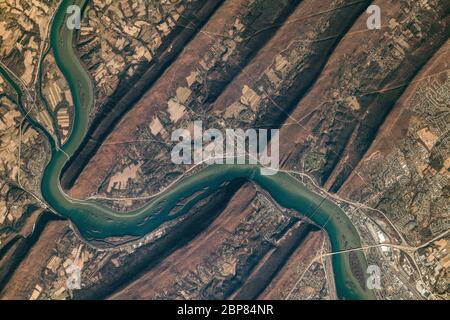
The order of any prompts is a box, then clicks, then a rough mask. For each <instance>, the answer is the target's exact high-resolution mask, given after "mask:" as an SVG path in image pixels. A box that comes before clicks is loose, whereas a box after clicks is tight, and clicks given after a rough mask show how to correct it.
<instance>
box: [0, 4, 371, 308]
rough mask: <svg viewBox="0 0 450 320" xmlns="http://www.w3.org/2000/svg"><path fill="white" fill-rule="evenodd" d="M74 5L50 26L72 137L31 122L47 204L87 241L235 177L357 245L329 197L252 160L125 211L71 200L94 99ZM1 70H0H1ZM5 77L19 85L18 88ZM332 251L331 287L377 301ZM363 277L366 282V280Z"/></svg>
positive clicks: (157, 215) (199, 176)
mask: <svg viewBox="0 0 450 320" xmlns="http://www.w3.org/2000/svg"><path fill="white" fill-rule="evenodd" d="M71 4H77V5H80V6H84V5H85V4H86V0H75V1H74V0H63V1H62V3H61V4H60V6H59V8H58V10H57V12H56V14H55V16H54V20H53V22H52V25H51V32H50V41H51V47H52V50H53V53H54V56H55V60H56V62H57V64H58V67H59V68H60V70H61V71H62V73H63V75H64V77H65V78H66V79H67V82H68V83H69V86H70V89H71V93H72V97H73V102H74V118H73V121H74V123H73V127H72V128H73V129H72V131H71V134H70V136H69V137H68V139H67V140H66V142H65V143H64V145H63V146H61V148H58V147H57V143H56V142H55V141H54V138H52V137H51V135H50V134H49V133H48V132H46V130H45V129H44V128H43V127H42V126H40V125H39V124H38V123H36V121H34V120H33V119H29V120H30V122H31V123H32V124H33V125H34V126H35V127H37V128H38V129H39V130H40V131H42V132H43V133H44V134H45V135H46V137H47V138H48V140H49V144H50V146H51V159H50V161H49V163H48V164H47V166H46V168H45V170H44V173H43V177H42V183H41V192H42V196H43V198H44V200H45V201H46V203H47V204H48V205H49V206H50V207H51V208H52V209H53V210H54V211H56V212H58V213H59V214H60V215H62V216H64V217H67V218H68V219H70V220H71V221H72V222H73V223H74V225H75V226H76V227H77V228H78V230H79V232H80V234H81V235H82V236H83V237H85V238H87V239H100V238H106V237H112V236H125V235H133V236H144V235H145V234H147V233H149V232H151V231H153V230H155V229H156V228H158V227H159V226H160V225H161V224H162V223H164V222H166V221H168V220H170V219H175V218H177V217H179V216H181V215H183V214H185V213H186V212H187V211H188V210H189V209H190V208H192V207H193V206H194V205H195V203H197V202H198V201H199V200H201V199H204V198H205V197H207V196H208V195H211V194H212V193H213V192H215V191H216V190H217V189H218V188H219V187H220V186H221V185H222V184H223V183H225V182H228V181H232V180H233V179H237V178H247V179H250V180H252V181H254V182H255V183H257V184H259V185H260V186H261V187H262V188H264V189H265V190H267V191H268V192H269V193H270V195H271V196H272V197H273V198H274V199H275V200H276V201H277V202H278V203H279V204H280V205H281V206H283V207H286V208H291V209H295V210H297V211H298V212H300V213H302V214H303V215H305V216H309V217H310V218H311V220H313V221H314V222H315V223H317V224H318V225H324V226H325V227H324V228H325V230H326V231H327V233H328V236H329V238H330V242H331V247H332V250H333V251H340V250H345V249H349V248H359V247H361V243H360V239H359V236H358V232H357V231H356V229H355V227H354V226H353V224H352V223H351V221H350V220H349V219H348V217H347V216H346V214H345V213H344V212H343V211H342V210H341V209H340V208H339V207H338V206H337V205H336V204H335V203H333V202H332V201H330V200H327V199H325V198H324V197H322V196H321V195H319V194H317V193H314V192H312V191H310V190H308V189H307V188H306V186H305V185H303V184H302V183H301V182H300V181H298V180H297V179H295V178H294V177H292V176H291V175H289V174H287V173H283V172H279V173H277V174H275V175H272V176H264V175H261V174H260V168H259V167H258V166H255V165H210V166H207V167H205V168H204V169H202V170H200V171H199V172H197V173H195V174H194V175H192V176H189V177H185V178H183V179H181V180H180V181H179V182H178V183H177V184H175V185H174V186H173V187H171V188H170V189H168V190H166V191H165V192H163V193H161V194H160V195H158V196H157V197H155V198H153V199H152V200H150V201H149V203H148V204H146V205H145V206H144V207H142V208H140V209H138V210H134V211H130V212H126V213H121V212H115V211H113V210H111V209H109V208H107V207H105V206H102V205H101V204H99V203H96V202H95V201H93V200H76V199H72V198H70V197H69V196H68V195H66V194H65V193H64V191H63V190H62V188H61V185H60V178H61V172H62V171H63V169H64V166H65V164H66V162H67V160H68V159H69V158H70V157H71V156H72V155H73V154H74V153H75V151H76V150H77V148H78V146H79V145H80V143H81V141H82V139H83V137H84V136H85V134H86V131H87V126H88V115H89V112H90V110H91V107H92V105H93V95H94V87H93V84H92V82H91V79H90V77H89V75H88V74H87V72H86V70H85V69H84V67H83V65H82V64H81V63H80V61H79V59H78V57H77V55H76V53H75V52H74V50H73V32H72V31H71V30H69V29H68V28H67V27H66V19H67V15H66V9H67V7H68V6H69V5H71ZM4 73H5V72H4V71H3V72H2V74H4ZM5 78H7V81H8V82H10V83H11V84H12V85H13V87H14V88H15V89H16V91H18V93H19V95H20V94H22V93H21V92H20V87H18V86H17V84H15V83H14V82H13V81H12V80H11V78H9V77H7V76H6V77H5ZM200 190H202V192H201V193H200V194H198V195H196V196H195V198H193V199H190V200H189V202H187V203H186V204H185V205H184V207H183V208H182V209H181V210H178V211H177V212H176V214H170V213H171V209H173V208H174V207H175V205H176V204H177V203H178V202H179V201H180V200H182V199H184V198H186V197H189V196H192V195H193V194H195V193H197V192H198V191H200ZM352 255H353V256H352V263H353V267H352V266H351V264H350V259H349V254H348V253H342V254H336V255H333V256H332V263H333V271H334V276H335V282H336V289H337V294H338V296H339V298H341V299H374V294H373V292H372V291H371V290H368V289H367V288H366V286H365V283H361V282H363V281H361V280H359V281H358V279H356V277H355V276H354V272H352V269H353V270H354V266H355V265H358V264H359V265H360V267H359V269H360V270H362V273H363V274H364V275H363V277H364V278H365V276H366V275H365V270H366V268H367V262H366V260H365V256H364V254H363V253H362V251H354V252H353V254H352ZM364 281H365V280H364Z"/></svg>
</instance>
